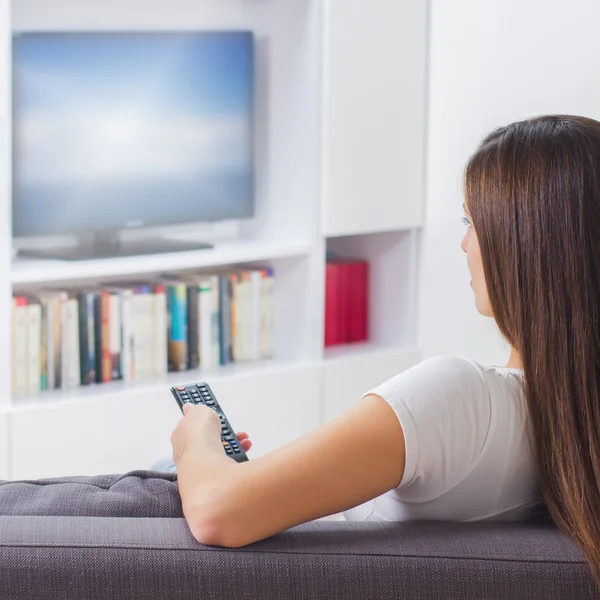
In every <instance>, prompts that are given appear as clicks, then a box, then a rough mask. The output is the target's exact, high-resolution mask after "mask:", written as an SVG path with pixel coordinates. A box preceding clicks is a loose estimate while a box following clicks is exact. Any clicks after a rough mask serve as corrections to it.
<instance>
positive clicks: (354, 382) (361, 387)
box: [323, 350, 421, 422]
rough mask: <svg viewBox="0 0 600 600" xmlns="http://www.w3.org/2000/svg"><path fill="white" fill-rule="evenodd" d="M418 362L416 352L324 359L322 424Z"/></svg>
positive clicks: (389, 351)
mask: <svg viewBox="0 0 600 600" xmlns="http://www.w3.org/2000/svg"><path fill="white" fill-rule="evenodd" d="M420 360H421V355H420V352H418V351H416V350H415V351H407V350H380V351H373V352H371V353H367V352H365V353H360V354H356V355H348V356H346V357H336V358H331V359H327V360H326V361H325V365H324V367H323V386H324V389H323V395H324V404H325V407H324V421H325V422H327V421H330V420H331V419H333V418H334V417H336V416H338V415H339V414H340V413H342V412H343V411H344V410H346V409H347V408H349V407H350V406H352V405H353V404H354V403H356V402H357V401H358V400H359V399H360V397H361V396H362V395H363V394H364V393H365V392H367V391H369V389H370V388H372V387H375V386H376V385H378V384H380V383H383V382H384V381H385V380H386V379H389V378H390V377H393V376H394V375H397V374H398V373H401V372H402V371H405V370H406V369H408V368H410V367H412V366H413V365H415V364H417V363H418V362H419V361H420Z"/></svg>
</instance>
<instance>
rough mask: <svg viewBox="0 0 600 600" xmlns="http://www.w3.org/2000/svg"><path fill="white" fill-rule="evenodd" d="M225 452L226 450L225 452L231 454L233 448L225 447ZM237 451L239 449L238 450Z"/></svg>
mask: <svg viewBox="0 0 600 600" xmlns="http://www.w3.org/2000/svg"><path fill="white" fill-rule="evenodd" d="M225 452H227V454H233V450H231V448H227V450H225ZM238 452H239V450H238Z"/></svg>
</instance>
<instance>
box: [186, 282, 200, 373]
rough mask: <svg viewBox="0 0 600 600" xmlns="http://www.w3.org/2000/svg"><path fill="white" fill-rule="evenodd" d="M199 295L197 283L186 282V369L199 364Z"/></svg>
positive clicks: (193, 367)
mask: <svg viewBox="0 0 600 600" xmlns="http://www.w3.org/2000/svg"><path fill="white" fill-rule="evenodd" d="M199 295H200V290H199V289H198V283H197V282H195V281H192V282H189V283H188V284H187V312H188V317H187V320H188V323H187V325H188V326H187V352H188V362H187V368H188V369H197V368H198V366H199V365H200V348H199V344H200V329H199V326H200V320H199V310H200V309H199V306H198V303H199Z"/></svg>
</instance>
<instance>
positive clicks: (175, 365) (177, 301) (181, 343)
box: [164, 280, 188, 371]
mask: <svg viewBox="0 0 600 600" xmlns="http://www.w3.org/2000/svg"><path fill="white" fill-rule="evenodd" d="M164 283H165V287H166V292H167V314H168V319H169V350H168V359H169V369H168V370H169V371H185V370H186V369H187V364H188V355H187V287H186V284H185V283H181V282H179V281H173V280H169V281H165V282H164Z"/></svg>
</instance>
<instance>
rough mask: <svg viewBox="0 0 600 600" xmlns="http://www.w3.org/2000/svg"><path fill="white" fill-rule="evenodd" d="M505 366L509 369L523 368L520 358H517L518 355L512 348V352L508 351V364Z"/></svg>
mask: <svg viewBox="0 0 600 600" xmlns="http://www.w3.org/2000/svg"><path fill="white" fill-rule="evenodd" d="M506 366H507V367H508V368H510V369H522V368H523V364H522V363H521V357H520V356H519V353H518V352H517V351H516V350H515V349H514V348H512V350H511V351H510V356H509V358H508V363H507V364H506Z"/></svg>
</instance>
